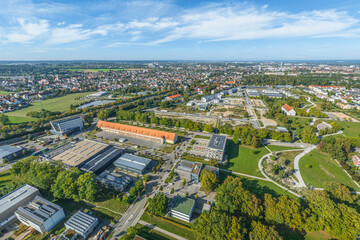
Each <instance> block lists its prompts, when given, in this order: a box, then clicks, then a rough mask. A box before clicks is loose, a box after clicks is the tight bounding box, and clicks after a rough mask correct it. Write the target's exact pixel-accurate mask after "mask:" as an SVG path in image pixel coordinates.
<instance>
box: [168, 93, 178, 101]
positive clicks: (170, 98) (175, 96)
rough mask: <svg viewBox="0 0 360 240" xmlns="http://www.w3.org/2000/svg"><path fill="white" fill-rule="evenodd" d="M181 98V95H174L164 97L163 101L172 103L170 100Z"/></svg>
mask: <svg viewBox="0 0 360 240" xmlns="http://www.w3.org/2000/svg"><path fill="white" fill-rule="evenodd" d="M181 97H182V96H181V94H175V95H172V96H168V97H166V98H165V100H167V101H172V100H177V99H180V98H181Z"/></svg>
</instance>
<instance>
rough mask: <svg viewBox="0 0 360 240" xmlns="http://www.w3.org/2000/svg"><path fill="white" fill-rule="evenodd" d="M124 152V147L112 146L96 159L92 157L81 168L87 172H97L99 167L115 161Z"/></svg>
mask: <svg viewBox="0 0 360 240" xmlns="http://www.w3.org/2000/svg"><path fill="white" fill-rule="evenodd" d="M123 152H124V150H123V149H119V148H115V147H111V148H110V149H108V150H106V151H105V152H104V153H102V154H100V155H99V156H97V157H95V158H94V159H92V160H90V161H89V162H88V163H86V164H85V165H84V166H83V167H82V168H81V170H83V171H86V172H94V173H96V172H97V171H98V170H99V169H101V168H102V167H104V166H105V165H107V164H110V163H111V162H113V161H114V160H115V159H116V158H117V157H119V156H120V155H121V154H122V153H123Z"/></svg>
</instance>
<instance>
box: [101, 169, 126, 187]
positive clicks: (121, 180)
mask: <svg viewBox="0 0 360 240" xmlns="http://www.w3.org/2000/svg"><path fill="white" fill-rule="evenodd" d="M96 180H98V181H99V182H100V183H101V184H103V185H105V186H106V187H108V188H113V189H115V190H117V191H120V192H122V191H124V189H125V188H126V187H127V186H128V185H129V184H130V183H131V182H132V180H131V178H130V177H129V176H125V175H124V174H120V173H116V172H112V173H110V172H109V171H107V170H105V171H103V172H102V173H101V174H100V175H99V176H97V177H96Z"/></svg>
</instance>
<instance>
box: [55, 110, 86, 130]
mask: <svg viewBox="0 0 360 240" xmlns="http://www.w3.org/2000/svg"><path fill="white" fill-rule="evenodd" d="M50 124H51V127H52V130H50V132H51V133H53V134H56V135H64V134H69V133H73V132H76V131H81V130H83V128H84V121H83V117H82V116H80V115H77V116H72V117H67V118H62V119H59V120H56V121H51V122H50Z"/></svg>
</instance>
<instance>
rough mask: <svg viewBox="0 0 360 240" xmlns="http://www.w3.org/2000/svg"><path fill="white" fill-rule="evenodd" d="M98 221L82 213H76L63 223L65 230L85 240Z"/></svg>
mask: <svg viewBox="0 0 360 240" xmlns="http://www.w3.org/2000/svg"><path fill="white" fill-rule="evenodd" d="M98 223H99V220H98V219H97V218H96V217H93V216H90V215H89V214H86V213H84V212H82V211H77V212H76V213H75V214H74V215H73V216H71V218H70V219H69V220H67V221H66V222H65V227H66V230H67V231H68V230H73V231H74V232H75V235H79V236H80V237H82V238H84V239H86V238H87V237H88V236H89V234H90V233H91V232H92V231H94V229H95V227H96V226H97V225H98Z"/></svg>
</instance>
